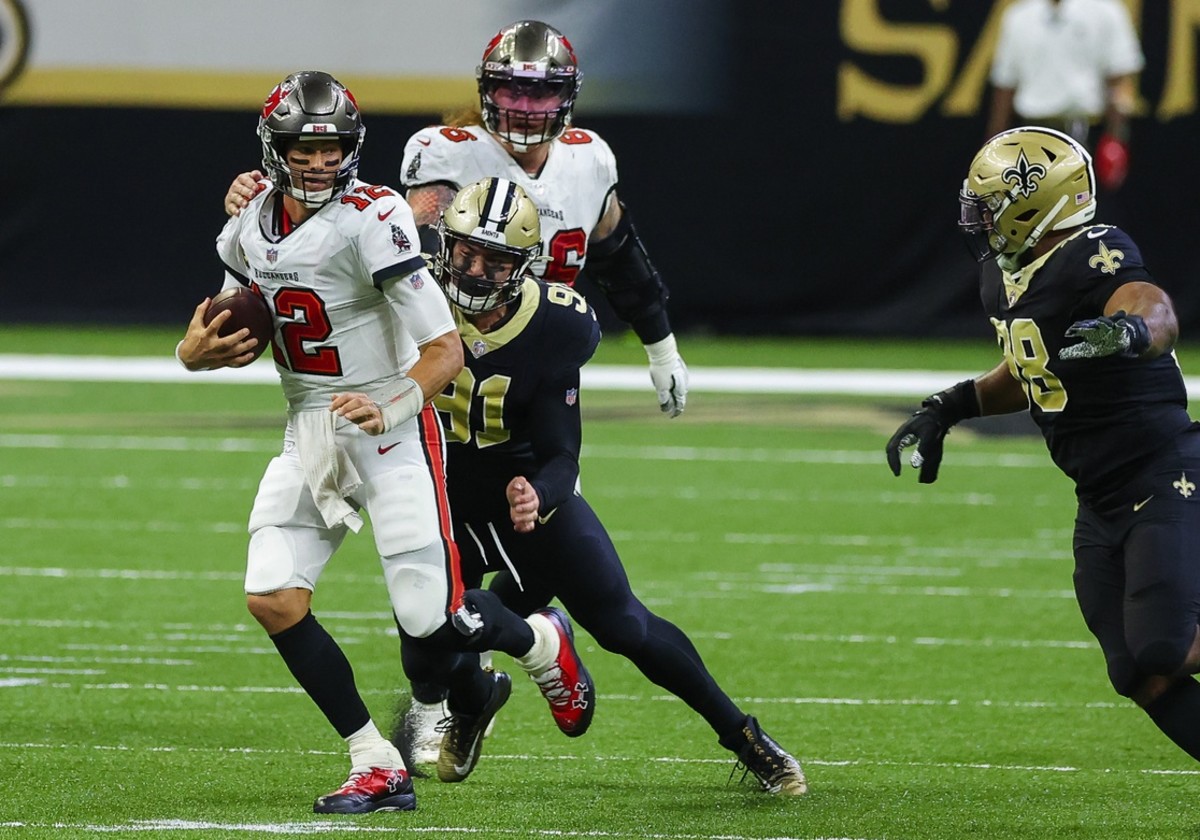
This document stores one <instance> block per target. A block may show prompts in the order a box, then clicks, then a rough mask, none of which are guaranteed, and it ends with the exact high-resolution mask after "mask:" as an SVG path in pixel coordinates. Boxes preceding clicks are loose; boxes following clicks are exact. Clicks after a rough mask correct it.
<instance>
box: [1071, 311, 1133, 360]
mask: <svg viewBox="0 0 1200 840" xmlns="http://www.w3.org/2000/svg"><path fill="white" fill-rule="evenodd" d="M1065 335H1066V337H1067V338H1082V339H1083V341H1081V342H1079V343H1078V344H1071V345H1068V346H1066V347H1064V348H1063V349H1061V350H1059V351H1058V358H1060V359H1097V358H1099V357H1101V356H1116V355H1120V356H1124V357H1125V358H1128V359H1135V358H1137V357H1138V356H1140V355H1142V354H1143V353H1145V352H1146V350H1147V349H1149V347H1150V328H1149V327H1147V326H1146V322H1145V321H1143V320H1142V319H1141V316H1139V315H1126V314H1125V311H1124V310H1118V311H1116V312H1114V313H1113V314H1112V315H1110V316H1104V315H1102V316H1100V317H1099V318H1087V319H1085V320H1083V321H1076V322H1075V323H1074V324H1072V325H1071V326H1069V327H1067V331H1066V333H1065Z"/></svg>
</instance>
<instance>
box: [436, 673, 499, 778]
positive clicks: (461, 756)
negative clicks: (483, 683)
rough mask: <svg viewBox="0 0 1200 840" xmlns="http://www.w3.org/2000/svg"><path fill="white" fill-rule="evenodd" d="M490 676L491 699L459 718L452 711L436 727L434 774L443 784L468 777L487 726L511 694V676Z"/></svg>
mask: <svg viewBox="0 0 1200 840" xmlns="http://www.w3.org/2000/svg"><path fill="white" fill-rule="evenodd" d="M489 676H490V677H491V680H492V696H491V697H489V698H488V701H487V703H485V704H484V706H483V708H482V709H480V710H479V713H478V714H474V715H460V714H456V713H454V712H451V713H450V716H449V717H447V718H446V719H445V720H444V721H442V722H441V723H440V724H438V728H439V729H441V730H442V732H443V735H442V747H441V752H440V753H439V755H438V761H437V773H438V778H439V779H441V780H442V781H443V782H461V781H462V780H463V779H465V778H467V776H469V775H471V771H472V770H474V769H475V765H476V764H478V763H479V753H480V751H481V750H482V749H483V736H484V733H485V732H486V731H487V728H488V724H490V723H491V722H492V720H493V719H494V718H495V717H496V712H498V711H500V708H501V707H502V706H503V705H504V704H505V703H507V702H508V697H509V695H510V694H512V677H510V676H509V675H508V674H506V673H504V672H503V671H493V672H492V673H491V674H490V675H489Z"/></svg>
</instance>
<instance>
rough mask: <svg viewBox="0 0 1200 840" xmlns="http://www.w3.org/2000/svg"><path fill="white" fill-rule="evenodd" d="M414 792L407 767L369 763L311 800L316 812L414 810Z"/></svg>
mask: <svg viewBox="0 0 1200 840" xmlns="http://www.w3.org/2000/svg"><path fill="white" fill-rule="evenodd" d="M416 809H417V795H416V794H415V793H413V786H412V779H410V778H409V777H408V771H407V770H397V769H393V768H390V767H372V768H371V769H370V770H367V771H366V772H364V773H351V774H350V778H348V779H346V783H345V784H344V785H342V786H341V787H340V788H338V789H337V790H335V791H334V792H333V793H327V794H325V795H324V796H318V797H317V801H316V802H314V803H313V812H314V813H317V814H368V813H370V812H371V811H415V810H416Z"/></svg>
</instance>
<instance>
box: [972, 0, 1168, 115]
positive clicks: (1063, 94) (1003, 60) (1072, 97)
mask: <svg viewBox="0 0 1200 840" xmlns="http://www.w3.org/2000/svg"><path fill="white" fill-rule="evenodd" d="M1144 64H1145V60H1144V58H1143V56H1142V49H1141V47H1140V46H1139V44H1138V40H1137V32H1136V31H1135V30H1134V28H1133V23H1132V21H1131V20H1130V18H1129V11H1128V9H1127V8H1126V7H1125V4H1124V3H1122V2H1120V0H1060V2H1057V3H1055V2H1051V0H1019V2H1017V3H1014V4H1013V5H1011V6H1009V7H1008V8H1007V9H1006V10H1005V12H1004V16H1003V17H1002V18H1001V20H1000V37H999V40H998V41H997V42H996V53H995V57H994V58H993V60H992V72H991V81H992V84H994V85H996V86H997V87H1001V88H1013V89H1015V91H1016V93H1015V94H1014V98H1013V107H1014V108H1015V109H1016V111H1017V113H1018V114H1020V115H1021V116H1022V117H1025V118H1027V119H1045V118H1052V117H1053V118H1062V117H1066V118H1071V117H1099V116H1101V115H1103V114H1104V109H1105V103H1106V100H1107V94H1106V90H1105V89H1106V86H1107V80H1108V79H1109V78H1111V77H1113V76H1126V75H1129V74H1130V73H1137V72H1138V71H1140V70H1141V69H1142V66H1143V65H1144Z"/></svg>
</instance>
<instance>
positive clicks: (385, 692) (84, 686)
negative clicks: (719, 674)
mask: <svg viewBox="0 0 1200 840" xmlns="http://www.w3.org/2000/svg"><path fill="white" fill-rule="evenodd" d="M397 665H398V663H397ZM38 687H40V688H48V689H55V690H62V691H114V692H123V691H129V692H138V691H144V692H152V693H168V692H178V693H180V694H235V695H246V694H249V695H254V694H261V695H272V694H294V695H302V694H304V689H302V688H300V686H298V685H172V684H169V683H134V682H112V683H76V682H44V683H42V684H41V685H40V686H38ZM399 693H400V692H399V691H398V689H395V688H360V689H359V694H361V695H363V696H364V697H395V696H397V694H399ZM598 697H599V698H600V699H603V700H604V701H605V702H628V703H644V702H647V701H649V702H652V703H681V702H683V701H681V700H680V699H679V698H678V697H676V696H675V695H673V694H607V693H604V692H600V693H599V694H598ZM731 699H732V700H733V701H734V702H735V703H738V704H748V705H760V706H763V705H771V706H844V707H855V708H901V709H903V708H946V709H966V708H973V709H1105V710H1112V711H1119V712H1127V711H1131V710H1134V709H1136V707H1135V706H1133V705H1132V704H1131V703H1127V702H1115V701H1108V700H1089V701H1084V702H1078V703H1067V702H1062V701H1059V700H989V699H982V700H959V699H957V698H949V699H938V698H932V697H733V698H731ZM1198 772H1200V771H1198Z"/></svg>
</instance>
